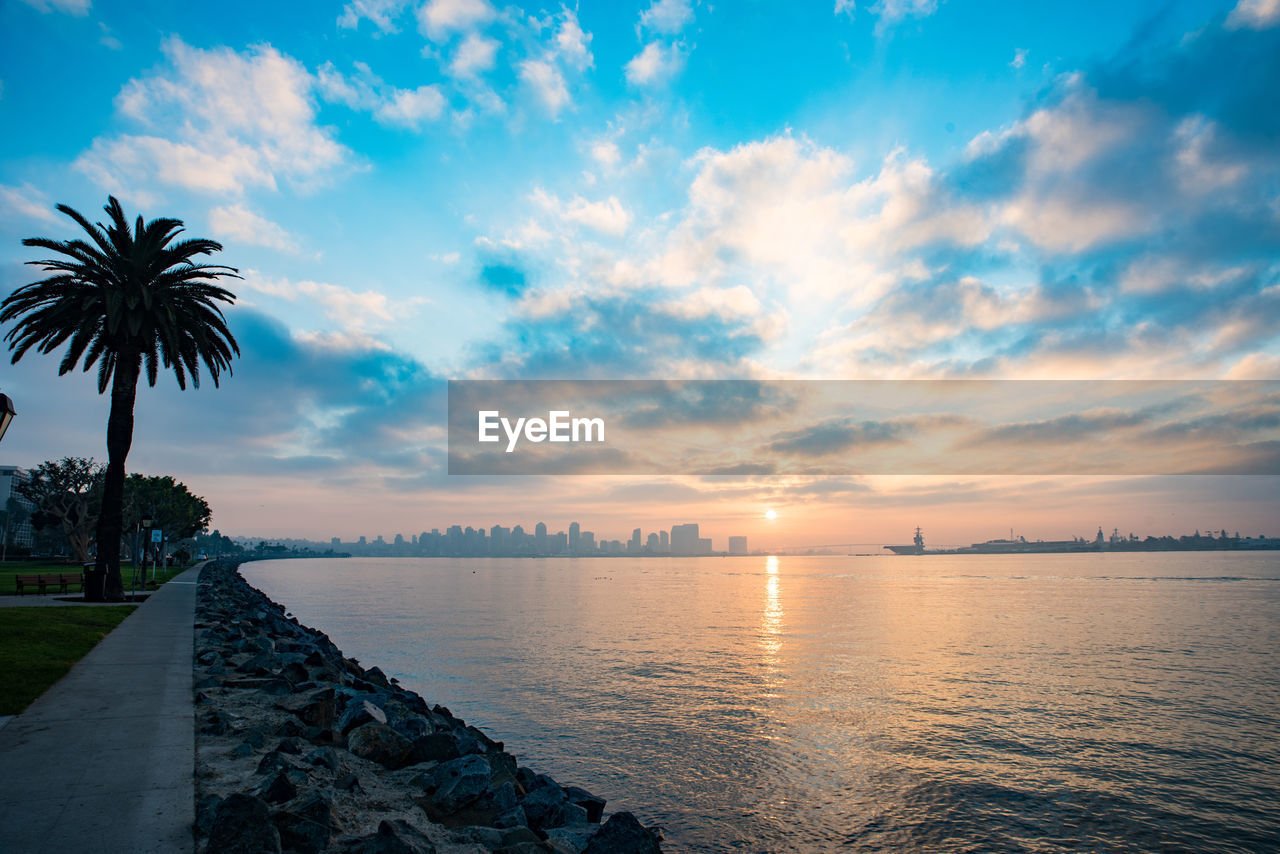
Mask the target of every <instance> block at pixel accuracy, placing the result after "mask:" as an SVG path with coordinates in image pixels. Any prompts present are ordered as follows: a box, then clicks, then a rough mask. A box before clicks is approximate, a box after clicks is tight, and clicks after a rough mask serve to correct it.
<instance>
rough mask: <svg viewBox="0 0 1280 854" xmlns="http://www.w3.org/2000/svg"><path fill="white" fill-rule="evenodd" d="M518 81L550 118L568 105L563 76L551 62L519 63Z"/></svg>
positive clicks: (529, 60)
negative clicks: (530, 92) (540, 104)
mask: <svg viewBox="0 0 1280 854" xmlns="http://www.w3.org/2000/svg"><path fill="white" fill-rule="evenodd" d="M520 80H521V81H522V82H523V83H524V84H525V85H526V86H528V87H529V88H530V89H531V90H532V92H533V94H534V95H535V96H536V97H537V99H538V100H539V101H540V102H541V103H542V106H543V107H544V108H545V109H546V111H547V113H548V114H550V116H551V117H552V118H555V117H556V116H557V115H558V114H559V112H560V110H561V109H562V108H563V107H564V106H565V105H566V104H568V103H569V89H568V87H567V86H566V85H565V80H564V74H562V73H561V72H560V69H559V68H558V67H556V65H555V64H553V63H551V62H548V61H546V60H541V59H528V60H525V61H524V62H522V63H520Z"/></svg>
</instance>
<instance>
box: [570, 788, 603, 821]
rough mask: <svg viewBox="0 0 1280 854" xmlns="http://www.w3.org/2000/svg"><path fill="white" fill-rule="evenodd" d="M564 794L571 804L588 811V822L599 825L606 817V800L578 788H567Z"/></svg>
mask: <svg viewBox="0 0 1280 854" xmlns="http://www.w3.org/2000/svg"><path fill="white" fill-rule="evenodd" d="M564 793H565V794H566V795H567V796H568V797H569V802H570V803H574V804H577V805H578V806H580V807H582V808H583V809H584V810H586V811H587V821H590V822H596V823H598V822H599V821H600V819H601V818H602V817H603V816H604V805H605V803H606V801H605V799H604V798H601V797H597V796H596V795H593V794H591V793H590V792H588V791H587V790H586V789H580V788H578V787H577V786H565V787H564Z"/></svg>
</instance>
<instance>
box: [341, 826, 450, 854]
mask: <svg viewBox="0 0 1280 854" xmlns="http://www.w3.org/2000/svg"><path fill="white" fill-rule="evenodd" d="M342 850H343V852H344V854H436V846H435V843H433V842H432V841H431V838H430V837H429V836H427V835H426V834H425V833H423V832H422V831H420V830H418V828H416V827H414V826H413V825H412V824H409V822H407V821H404V820H403V819H395V820H393V821H383V822H381V823H380V824H379V825H378V832H377V833H375V834H374V835H372V836H368V837H365V838H364V839H357V840H354V841H352V842H349V843H347V845H346V846H345V847H344V848H343V849H342Z"/></svg>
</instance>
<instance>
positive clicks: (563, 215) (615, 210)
mask: <svg viewBox="0 0 1280 854" xmlns="http://www.w3.org/2000/svg"><path fill="white" fill-rule="evenodd" d="M529 198H530V200H531V201H533V203H534V204H536V205H537V206H538V207H539V208H541V209H542V210H544V211H547V212H549V213H551V214H552V215H553V216H555V217H556V218H558V219H561V220H563V221H565V222H572V223H577V224H578V225H584V226H586V227H587V228H591V229H594V230H595V231H599V232H601V233H603V234H610V235H613V236H615V237H621V236H622V235H623V234H625V233H626V231H627V228H629V227H630V225H631V212H630V211H628V210H627V209H626V208H625V207H624V206H623V204H622V202H621V201H619V200H618V197H617V196H610V197H609V198H607V199H604V200H602V201H596V202H590V201H587V200H586V199H584V198H583V197H581V196H574V197H573V199H571V200H570V201H568V202H562V201H561V200H560V199H559V198H557V197H556V196H554V195H552V194H550V193H548V192H547V191H545V190H543V189H541V188H537V189H535V190H534V191H533V193H532V194H530V197H529ZM530 226H533V227H535V228H538V227H537V226H536V224H535V223H529V224H526V227H525V228H526V230H528V229H529V227H530ZM538 231H539V232H541V234H540V235H539V236H540V237H542V238H543V239H545V238H546V237H549V236H550V235H548V234H547V233H546V232H545V231H544V230H542V229H541V228H538ZM529 242H530V241H527V240H522V241H521V244H522V245H525V244H527V243H529ZM507 245H510V244H509V243H508V244H507Z"/></svg>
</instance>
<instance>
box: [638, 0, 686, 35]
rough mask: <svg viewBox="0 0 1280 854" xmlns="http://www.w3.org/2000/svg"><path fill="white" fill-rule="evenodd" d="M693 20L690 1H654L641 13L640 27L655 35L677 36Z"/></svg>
mask: <svg viewBox="0 0 1280 854" xmlns="http://www.w3.org/2000/svg"><path fill="white" fill-rule="evenodd" d="M692 20H693V7H692V4H691V3H690V0H654V2H653V4H652V5H651V6H649V8H648V9H645V10H644V11H643V12H641V13H640V26H641V27H643V28H644V29H647V30H651V31H653V32H655V33H662V34H664V35H675V34H676V33H678V32H680V31H681V30H683V29H684V28H685V25H686V24H688V23H689V22H690V21H692Z"/></svg>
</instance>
